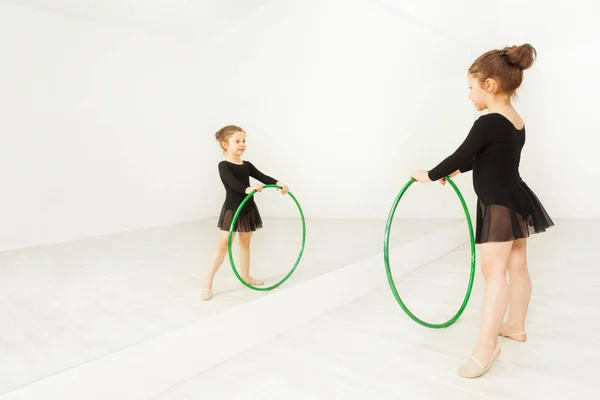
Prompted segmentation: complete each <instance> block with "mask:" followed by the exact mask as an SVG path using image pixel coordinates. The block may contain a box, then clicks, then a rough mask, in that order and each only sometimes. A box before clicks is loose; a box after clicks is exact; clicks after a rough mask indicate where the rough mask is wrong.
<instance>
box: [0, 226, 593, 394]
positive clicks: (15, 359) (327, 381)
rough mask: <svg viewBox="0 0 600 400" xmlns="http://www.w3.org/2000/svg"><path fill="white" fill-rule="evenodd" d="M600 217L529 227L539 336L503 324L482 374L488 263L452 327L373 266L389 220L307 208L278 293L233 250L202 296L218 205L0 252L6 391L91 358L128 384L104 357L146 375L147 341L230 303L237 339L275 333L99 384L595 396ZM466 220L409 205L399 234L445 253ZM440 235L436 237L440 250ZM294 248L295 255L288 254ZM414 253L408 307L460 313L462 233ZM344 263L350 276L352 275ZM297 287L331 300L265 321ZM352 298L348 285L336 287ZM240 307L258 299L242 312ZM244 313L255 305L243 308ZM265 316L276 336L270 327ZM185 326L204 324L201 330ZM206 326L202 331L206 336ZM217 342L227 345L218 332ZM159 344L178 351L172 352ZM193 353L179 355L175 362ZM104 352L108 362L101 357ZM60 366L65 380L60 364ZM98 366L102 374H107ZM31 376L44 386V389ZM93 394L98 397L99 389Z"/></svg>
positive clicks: (273, 271) (221, 390)
mask: <svg viewBox="0 0 600 400" xmlns="http://www.w3.org/2000/svg"><path fill="white" fill-rule="evenodd" d="M598 222H600V221H558V226H557V227H555V228H553V229H552V230H551V231H550V232H548V233H546V234H544V235H539V236H536V237H533V238H532V240H531V241H530V268H531V271H532V275H533V279H534V296H533V299H532V304H531V312H530V319H529V326H528V330H529V341H528V342H527V343H525V344H520V343H514V342H510V341H508V340H503V341H502V343H503V353H502V356H501V358H500V360H499V361H498V362H497V363H496V364H495V365H494V367H493V369H492V371H491V372H490V373H489V374H488V375H486V376H485V377H484V378H482V379H479V380H475V381H466V380H463V379H461V378H459V377H458V376H457V375H456V373H455V369H456V366H458V364H459V363H460V362H462V361H463V359H464V358H465V357H466V356H467V355H468V353H469V350H470V348H471V346H472V343H473V342H472V341H473V338H474V335H475V333H476V330H477V326H478V324H479V308H480V303H481V295H482V292H481V290H482V286H481V277H480V275H479V274H478V275H477V280H476V284H475V288H474V291H473V296H472V298H471V301H470V303H469V306H468V307H467V309H466V311H465V313H464V314H463V316H462V318H461V319H460V320H459V321H458V322H457V323H456V324H455V325H453V326H452V327H450V328H448V329H445V330H430V329H426V328H422V327H420V326H419V325H417V324H415V323H414V322H412V321H411V320H410V319H408V317H407V316H406V315H404V313H403V312H402V310H401V309H400V307H399V306H398V305H397V304H396V302H395V299H394V298H393V296H392V294H391V292H390V290H389V287H388V286H387V282H386V281H385V279H384V278H382V277H384V275H382V274H380V275H372V276H371V275H370V274H371V271H378V272H377V273H378V274H379V273H380V272H381V271H383V265H382V260H381V257H380V253H381V250H382V236H383V224H384V221H308V223H309V225H308V226H309V228H308V235H307V245H306V250H305V256H304V257H303V260H302V263H301V264H300V267H299V268H298V270H297V273H296V274H294V275H293V276H292V278H290V280H289V281H288V282H287V283H286V285H284V287H282V288H280V289H278V293H275V296H270V294H265V293H258V292H254V291H251V290H249V289H247V288H244V287H240V284H239V283H238V282H237V281H236V279H235V277H234V276H233V273H232V272H231V270H230V269H229V266H228V265H224V266H223V270H222V271H220V273H219V274H218V275H217V281H216V283H215V284H216V286H215V289H217V290H216V296H215V298H214V299H213V300H211V301H210V302H205V303H202V302H199V301H198V295H199V291H200V288H201V284H202V278H203V274H204V268H205V267H204V266H203V265H202V264H203V263H204V264H205V263H206V259H207V258H210V253H211V252H212V250H213V246H214V244H215V240H216V237H215V232H214V231H215V229H214V221H212V220H210V221H203V222H199V223H189V224H181V225H175V226H171V227H162V228H156V229H150V230H144V231H138V232H131V233H126V234H120V235H111V236H107V237H103V238H96V239H89V240H84V241H78V242H72V243H66V244H59V245H52V246H45V247H42V248H34V249H23V250H19V251H12V252H5V253H0V265H1V268H0V277H1V278H2V279H0V300H1V301H0V315H2V319H1V320H0V346H1V347H0V348H1V354H2V357H1V358H0V394H2V393H6V396H1V397H2V399H4V398H5V397H6V398H7V399H9V398H10V399H12V398H60V399H65V398H67V395H66V394H67V392H68V391H69V389H68V387H67V386H65V385H64V382H69V379H70V380H71V381H73V379H74V377H77V376H79V377H83V375H82V374H83V372H80V371H85V369H86V366H87V367H89V368H88V369H87V373H88V376H89V375H90V374H91V376H92V379H94V378H95V382H92V384H94V383H95V384H98V385H99V384H100V383H102V384H104V385H111V383H112V384H113V385H116V386H117V387H118V385H119V383H118V382H117V381H116V380H114V381H112V382H111V381H110V379H113V378H111V376H112V375H111V374H110V373H109V372H112V373H114V371H113V370H114V367H112V366H110V362H112V363H113V364H114V365H118V366H119V367H120V368H121V369H120V370H119V373H120V374H121V379H123V381H127V380H134V379H141V378H139V376H142V375H140V374H137V372H139V371H137V369H139V368H140V367H136V365H143V362H156V358H154V359H152V358H151V356H148V358H147V360H144V359H143V358H140V357H141V356H140V354H141V353H143V354H149V353H152V349H153V348H154V347H158V346H159V342H160V340H162V339H161V338H164V340H163V342H162V343H161V345H163V346H164V347H165V349H166V350H164V351H167V352H169V351H170V352H171V353H174V352H175V349H174V348H172V347H171V348H169V346H173V341H174V340H180V339H181V338H182V337H184V336H183V334H181V333H180V334H179V336H177V333H176V332H178V331H181V330H182V327H184V328H185V327H186V326H192V325H194V324H198V321H200V322H202V321H206V325H197V326H198V329H200V332H202V330H204V331H206V330H208V329H207V326H209V325H208V324H215V325H216V324H218V323H223V324H224V323H225V322H224V321H225V318H226V316H227V315H228V316H229V319H230V321H231V320H232V319H234V320H235V318H236V317H235V316H236V314H235V313H236V312H238V314H237V320H238V321H240V324H241V329H239V327H238V330H236V331H235V332H233V335H234V336H233V337H234V340H236V339H237V338H239V340H241V339H242V338H243V337H244V335H246V334H247V335H252V334H253V333H252V329H246V330H244V329H243V328H244V326H246V327H248V328H251V327H252V326H251V325H252V323H253V322H255V323H256V324H262V328H261V329H262V332H261V333H262V334H263V339H264V338H267V339H268V340H266V342H264V341H263V342H262V343H261V340H260V338H257V339H256V341H255V343H256V345H253V346H250V347H248V349H247V350H244V351H242V352H238V353H237V354H235V353H233V352H232V353H231V354H232V356H231V357H229V358H230V359H229V360H225V359H226V358H227V357H223V359H224V360H225V361H222V362H220V363H219V364H218V365H216V366H212V367H211V369H208V370H206V371H205V372H203V373H201V374H198V375H196V376H190V375H189V371H193V365H188V366H187V367H188V368H187V369H185V371H186V373H187V374H188V375H185V374H183V373H182V374H181V375H180V376H179V379H175V378H177V376H178V375H177V374H175V375H171V376H170V377H169V379H170V380H165V381H164V382H163V386H164V385H165V384H167V383H168V386H172V387H171V388H170V389H168V390H166V391H164V390H159V391H156V390H154V391H152V390H147V391H146V393H145V394H144V395H141V391H140V392H139V393H133V392H128V394H127V395H125V394H123V395H122V396H119V395H117V396H116V397H115V396H112V397H105V398H111V399H112V398H123V399H133V398H154V399H161V400H162V399H196V398H214V399H238V398H239V399H242V398H244V399H254V398H256V399H259V398H260V399H281V398H285V399H334V398H335V399H337V398H344V399H345V398H353V399H354V398H356V399H367V398H368V399H372V398H375V399H387V398H390V399H391V398H407V399H412V398H416V399H425V398H438V397H444V398H457V399H466V398H484V399H488V398H502V399H554V398H556V399H562V398H586V399H587V398H595V397H597V394H598V391H599V390H600V383H599V382H598V381H597V378H596V375H597V374H596V373H595V372H596V370H597V367H596V366H597V365H598V362H599V361H600V339H598V338H597V334H596V332H597V330H598V329H599V328H600V320H599V319H598V317H597V315H598V312H599V311H600V290H599V289H600V280H599V279H598V278H599V277H600V272H599V271H598V270H597V269H596V266H597V262H596V261H595V258H594V255H595V251H594V250H595V247H594V246H597V244H598V240H597V238H596V239H595V236H594V235H595V227H596V225H597V224H598ZM296 223H297V221H286V220H280V221H274V223H273V224H272V225H270V226H275V227H276V229H273V230H267V229H265V230H264V231H263V232H261V233H260V234H258V235H256V241H255V242H254V243H253V270H254V271H255V273H254V275H256V276H257V277H263V276H266V277H268V278H270V279H272V280H275V279H278V278H279V277H280V276H283V275H284V274H285V273H286V272H287V271H285V268H289V266H291V264H290V263H291V262H292V261H293V259H294V258H295V256H296V254H297V253H294V251H295V250H297V247H298V246H299V235H298V234H297V232H298V226H296ZM457 223H458V224H459V227H460V229H461V230H462V229H463V228H464V230H465V231H466V228H465V227H463V226H462V225H461V222H460V221H458V222H457V221H427V222H425V221H402V222H400V223H397V224H396V225H395V226H394V230H393V231H392V246H396V247H399V248H408V247H410V243H409V242H411V241H413V242H414V240H415V238H418V237H422V238H423V240H421V242H419V246H420V247H414V248H413V251H421V252H429V253H431V254H430V255H431V257H430V258H429V259H433V258H436V257H437V256H439V255H441V254H443V253H444V252H446V251H447V250H444V249H443V247H441V246H440V243H442V242H439V238H438V239H435V237H434V236H433V235H434V234H435V232H442V231H444V230H445V229H446V230H447V229H448V227H452V226H456V224H457ZM462 224H464V223H462ZM271 232H275V233H271ZM354 232H361V234H360V235H357V234H355V233H354ZM448 232H450V231H448ZM282 233H283V234H285V235H286V237H291V238H292V239H291V240H290V241H289V242H288V241H286V242H285V243H286V246H273V245H272V243H273V236H275V237H279V236H281V234H282ZM294 235H297V237H294ZM436 240H438V241H436ZM450 246H451V245H450ZM450 248H452V247H448V249H450ZM436 249H438V251H441V252H440V253H439V254H437V255H436V254H435V251H436ZM398 255H401V256H398ZM286 257H287V258H288V259H289V260H290V262H289V263H288V260H285V262H282V263H281V264H279V260H283V259H285V258H286ZM409 257H410V255H409V253H408V252H405V253H397V254H396V255H395V256H394V257H393V258H392V261H393V263H394V268H395V270H396V269H397V268H398V272H399V273H398V274H397V275H395V276H396V278H397V279H396V280H397V285H398V289H399V291H400V293H402V294H403V296H404V298H405V299H406V301H407V303H408V305H409V307H411V308H412V309H413V311H415V313H417V314H418V315H419V316H422V317H423V318H424V319H429V320H432V321H433V322H440V321H441V320H443V319H445V318H448V317H449V316H451V315H452V313H453V312H454V311H455V309H456V308H457V307H458V306H459V305H460V302H461V301H462V297H463V296H464V291H465V288H466V284H467V279H468V268H469V251H468V248H467V247H464V246H463V247H461V248H459V249H458V250H456V251H453V252H450V253H448V254H446V255H445V256H443V257H440V258H437V259H435V260H434V261H431V262H429V263H427V264H425V265H423V266H422V267H420V268H418V269H414V270H412V271H410V272H408V273H407V274H406V275H404V276H402V273H404V272H406V271H403V270H402V269H401V268H402V266H401V264H403V263H406V262H408V258H409ZM273 260H277V262H272V261H273ZM360 260H362V261H360ZM284 264H285V267H284V266H283V265H284ZM287 264H290V265H287ZM353 268H354V269H353ZM280 269H281V270H280ZM337 271H339V273H337ZM345 271H346V272H348V273H350V274H352V275H354V278H353V279H355V280H354V281H350V280H349V279H350V278H349V275H348V274H346V275H344V274H343V273H344V272H345ZM336 274H337V275H336ZM362 274H364V276H365V287H366V288H367V290H366V291H365V292H364V293H360V292H359V291H357V293H358V295H357V296H355V298H353V299H352V301H350V302H347V303H346V304H343V303H342V304H339V303H335V302H331V303H329V305H326V304H325V303H326V301H325V300H326V299H325V298H324V297H320V298H319V297H318V296H323V293H328V292H326V291H325V292H324V291H323V290H324V289H323V288H321V289H319V287H318V285H321V287H323V286H327V285H330V286H331V285H337V286H347V287H348V288H350V289H351V290H357V289H360V285H361V282H360V280H359V279H361V276H362ZM369 276H370V277H369ZM340 279H345V280H344V281H340ZM374 279H376V280H374ZM367 281H368V282H367ZM369 282H370V283H369ZM373 282H376V285H375V284H374V283H373ZM325 289H327V288H325ZM338 289H339V288H338ZM319 290H321V291H319ZM327 290H331V296H335V295H339V293H337V294H336V293H335V291H334V290H333V289H332V288H330V289H327ZM286 295H287V297H286ZM345 295H346V296H348V294H345ZM269 296H270V297H269ZM347 298H351V297H347ZM269 299H270V300H272V302H271V304H270V305H269V304H268V303H267V301H268V300H269ZM298 299H301V300H302V301H304V300H303V299H306V301H307V304H306V307H307V308H308V307H309V303H310V301H311V300H315V299H316V300H317V301H315V302H314V304H311V305H310V307H313V308H314V307H318V306H321V307H324V308H323V310H324V312H323V313H322V314H324V315H322V316H320V317H318V318H316V319H313V320H306V321H305V322H299V321H302V319H301V318H299V317H298V316H297V315H292V316H289V315H288V316H286V318H288V319H289V320H290V324H288V325H281V326H280V327H278V328H276V327H275V325H273V324H270V323H268V321H269V319H268V318H269V317H275V316H276V317H277V319H278V320H281V319H284V318H283V315H282V312H281V310H277V309H276V307H277V305H278V304H281V306H282V307H284V306H285V307H291V306H290V305H294V304H296V305H297V302H298ZM343 299H344V297H343V296H341V295H340V296H339V300H343ZM263 300H265V301H263ZM273 304H274V305H275V308H273ZM301 306H302V304H300V308H297V309H296V314H300V311H299V310H301V309H302V307H301ZM269 307H271V308H269ZM325 307H330V309H327V308H325ZM290 309H291V310H292V311H293V309H292V308H290ZM246 310H252V312H256V311H258V312H261V311H262V313H263V314H264V315H259V314H257V315H256V316H252V315H250V316H247V315H245V313H246ZM240 313H241V314H240ZM241 315H243V317H244V318H247V319H246V320H244V321H242V317H241ZM314 315H316V314H314ZM309 316H310V315H308V314H307V317H306V318H309ZM294 317H298V319H297V321H296V322H298V323H299V325H297V326H293V325H292V323H293V322H294V321H293V318H294ZM211 318H212V319H211ZM219 318H221V319H219ZM213 321H220V322H213ZM265 321H267V322H265ZM229 323H230V322H229ZM243 324H246V325H243ZM228 326H229V325H228ZM215 328H216V327H215ZM254 328H255V327H254ZM277 329H280V330H281V332H282V333H283V334H279V333H278V332H279V331H277ZM269 330H271V331H272V332H271V333H272V336H271V337H269V336H268V335H265V334H264V333H265V332H266V331H269ZM190 333H193V334H196V335H197V333H198V330H196V331H191V330H190V331H188V332H187V334H188V335H189V334H190ZM198 337H200V336H198ZM206 337H209V336H206ZM222 337H223V340H224V341H225V340H230V337H227V338H226V337H225V336H224V335H222ZM167 339H169V340H167ZM188 340H193V338H192V339H189V338H188ZM199 340H200V339H199ZM202 340H203V341H205V340H206V339H202ZM203 341H199V342H198V343H196V344H195V345H194V347H196V346H202V345H210V343H205V342H203ZM183 342H184V341H182V343H183ZM140 343H141V344H142V345H145V347H143V346H140V347H139V348H138V350H137V351H138V354H137V355H136V354H133V353H134V352H133V351H132V352H130V353H129V354H128V358H125V357H121V358H118V357H113V359H112V361H111V360H110V356H111V355H113V356H114V355H115V354H119V351H122V350H123V349H126V348H128V347H129V348H131V349H133V348H135V344H140ZM189 343H193V342H187V344H186V345H189ZM248 343H250V342H248ZM232 347H234V346H232ZM241 348H242V347H240V349H241ZM215 349H216V350H215V351H219V350H218V349H219V348H218V346H215ZM189 350H193V349H189ZM190 352H191V351H190ZM132 354H133V356H132ZM156 354H159V353H156ZM162 360H163V361H164V362H165V363H168V362H173V361H172V360H170V361H169V360H167V356H164V355H163V359H162ZM190 360H192V359H189V360H187V361H186V360H184V359H183V358H182V359H181V363H182V364H184V363H185V362H189V361H190ZM102 361H105V365H104V366H102V368H105V369H104V371H106V374H103V373H102V371H103V370H102V369H101V368H100V364H101V363H102ZM134 361H135V362H134ZM136 362H137V363H138V364H136ZM122 364H125V365H122ZM94 366H95V368H96V369H95V370H94V368H93V367H94ZM107 366H109V367H107ZM177 367H178V366H177V365H166V367H165V368H169V369H171V370H177ZM107 368H110V369H107ZM127 368H130V370H129V371H128V370H127ZM61 371H62V373H61ZM90 371H96V372H93V373H91V372H90ZM97 371H100V372H97ZM181 371H184V369H183V368H182V369H181ZM69 372H72V373H71V374H69ZM77 373H79V375H77ZM94 373H95V374H96V375H94ZM128 374H129V375H128ZM101 375H102V376H101ZM57 376H60V377H61V379H62V380H61V379H54V380H53V378H54V377H57ZM136 377H137V378H136ZM43 378H46V379H43ZM103 378H104V380H105V381H106V380H107V379H108V382H101V381H102V379H103ZM146 379H147V378H146ZM535 379H537V380H538V381H537V382H534V380H535ZM45 381H47V382H54V384H55V387H54V388H53V392H52V393H54V394H55V395H50V392H49V391H48V387H50V386H48V384H46V386H44V385H43V383H44V382H45ZM81 381H82V382H83V381H84V380H83V379H81ZM169 382H173V383H172V384H171V383H169ZM58 383H60V385H59V384H58ZM61 385H62V386H61ZM83 386H84V389H81V390H85V385H83ZM146 386H151V385H150V382H148V384H146ZM168 386H167V387H168ZM89 387H92V386H89ZM138 387H139V386H138ZM156 387H157V388H158V387H162V386H160V385H157V386H156ZM30 388H37V390H38V393H43V395H40V397H35V396H34V395H33V394H32V393H35V390H34V389H31V390H29V391H28V389H30ZM132 388H133V389H135V388H136V386H135V385H130V388H129V389H132ZM15 389H18V390H15ZM165 389H166V388H165ZM13 390H14V392H12V393H8V392H11V391H13ZM61 391H62V392H61ZM115 392H117V393H118V388H117V389H116V390H115ZM123 393H125V392H123ZM148 393H152V396H150V395H148ZM84 397H86V398H92V397H93V393H90V394H89V397H88V396H84ZM69 398H76V397H69ZM79 398H81V397H79ZM94 398H101V397H98V396H97V397H94Z"/></svg>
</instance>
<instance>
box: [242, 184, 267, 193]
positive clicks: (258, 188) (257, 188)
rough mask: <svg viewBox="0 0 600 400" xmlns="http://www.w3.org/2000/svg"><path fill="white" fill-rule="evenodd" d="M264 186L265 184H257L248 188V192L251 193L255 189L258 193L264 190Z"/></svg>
mask: <svg viewBox="0 0 600 400" xmlns="http://www.w3.org/2000/svg"><path fill="white" fill-rule="evenodd" d="M263 186H264V185H256V186H254V187H253V188H252V187H249V188H247V189H246V194H250V193H252V192H253V191H255V190H256V191H257V192H258V193H260V192H262V190H263Z"/></svg>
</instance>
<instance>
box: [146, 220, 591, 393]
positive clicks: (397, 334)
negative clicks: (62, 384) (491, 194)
mask: <svg viewBox="0 0 600 400" xmlns="http://www.w3.org/2000/svg"><path fill="white" fill-rule="evenodd" d="M599 222H600V221H558V226H557V227H555V228H553V230H552V231H550V232H548V233H546V234H544V235H539V236H535V237H533V238H532V239H531V240H530V247H529V251H530V253H529V263H530V269H531V272H532V278H533V282H534V294H533V298H532V302H531V310H530V315H529V323H528V326H527V329H528V331H529V339H528V342H526V343H516V342H513V341H510V340H508V339H502V341H501V343H502V348H503V352H502V355H501V357H500V359H499V360H498V361H497V363H496V364H494V366H493V367H492V369H491V370H490V372H489V373H488V374H487V375H486V376H484V377H482V378H480V379H478V380H465V379H462V378H460V377H459V376H458V375H457V374H456V372H455V370H456V367H457V366H458V365H459V364H460V363H461V362H463V360H464V359H465V357H466V356H468V354H469V352H470V349H471V346H472V344H473V340H474V337H475V334H476V332H477V328H478V324H479V318H480V314H479V310H480V308H481V307H480V306H481V298H482V289H483V286H482V278H481V275H480V274H479V273H478V274H477V277H476V282H475V287H474V291H473V296H472V298H471V301H470V303H469V306H468V307H467V309H466V311H465V313H464V314H463V317H462V318H461V319H460V320H459V321H458V322H457V323H456V324H454V325H452V326H451V327H450V328H447V329H445V330H430V329H426V328H422V327H421V326H419V325H417V324H416V323H414V322H412V320H410V319H409V318H408V317H407V316H406V315H404V313H403V312H402V310H401V309H400V307H399V306H398V305H397V304H396V303H395V299H394V298H393V296H392V294H391V292H390V290H389V288H388V287H382V288H380V289H378V290H375V291H373V292H372V293H370V294H368V295H366V296H364V297H362V298H360V299H357V300H355V301H353V302H351V303H349V304H347V305H345V306H343V307H339V308H338V309H336V310H333V311H331V312H329V313H328V314H327V315H325V316H323V317H321V318H318V319H316V320H314V321H312V322H310V323H308V324H305V325H304V326H302V327H299V328H297V329H294V330H292V331H290V332H288V333H286V334H284V335H282V336H280V337H278V338H277V339H275V340H272V341H270V342H269V343H266V344H264V345H262V346H258V347H256V348H254V349H252V350H250V351H247V352H245V353H244V354H242V355H240V356H238V357H235V358H233V359H231V360H229V361H227V362H224V363H222V364H221V365H219V366H218V367H216V368H214V369H212V370H211V371H208V372H205V373H203V374H200V375H198V376H196V377H195V378H193V379H190V380H187V381H185V382H182V383H180V384H179V385H177V386H175V387H173V388H171V389H170V390H168V391H166V392H164V393H162V394H161V395H159V396H157V397H156V398H155V399H156V400H158V399H160V400H166V399H199V398H215V399H217V398H218V399H281V398H285V399H286V400H287V399H399V398H400V399H438V398H444V399H592V398H598V396H599V393H600V381H599V380H598V372H599V371H600V370H599V369H598V365H599V364H600V339H599V338H598V330H599V329H600V319H599V317H598V314H599V312H600V270H598V262H597V259H596V257H595V255H596V247H597V246H598V243H599V242H598V239H597V234H596V229H597V224H598V223H599ZM468 261H469V248H468V247H467V246H464V247H462V248H460V249H459V250H456V251H454V252H452V253H450V254H448V255H446V256H444V257H441V258H440V259H438V260H435V261H434V262H430V263H428V264H427V265H425V266H423V267H421V268H419V269H417V270H414V271H412V272H410V273H408V274H406V275H405V276H404V277H402V279H398V288H399V291H400V293H403V294H405V297H406V299H407V303H408V305H409V307H412V308H413V310H414V311H415V313H417V314H418V315H419V316H421V317H422V318H424V319H425V318H427V319H430V320H432V322H441V321H442V320H444V319H445V318H447V317H449V316H451V315H452V313H453V311H454V310H455V308H456V307H458V305H459V304H460V301H461V299H462V296H463V295H464V290H465V288H466V279H467V276H466V275H467V273H466V269H467V267H468ZM375 267H379V266H374V268H375Z"/></svg>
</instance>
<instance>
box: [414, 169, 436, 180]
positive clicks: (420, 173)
mask: <svg viewBox="0 0 600 400" xmlns="http://www.w3.org/2000/svg"><path fill="white" fill-rule="evenodd" d="M410 177H411V178H413V179H414V180H415V181H417V182H421V183H427V182H431V179H429V174H428V173H427V171H425V170H424V169H416V170H414V171H413V172H412V174H410Z"/></svg>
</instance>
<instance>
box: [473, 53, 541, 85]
mask: <svg viewBox="0 0 600 400" xmlns="http://www.w3.org/2000/svg"><path fill="white" fill-rule="evenodd" d="M536 57H537V51H536V50H535V49H534V48H533V46H532V45H530V44H529V43H525V44H523V45H521V46H510V47H504V48H503V49H502V50H490V51H488V52H487V53H484V54H482V55H480V56H479V57H478V58H477V60H475V62H473V65H471V67H470V68H469V74H472V75H474V76H475V77H476V78H477V79H478V80H479V82H480V83H483V82H485V80H486V79H488V78H492V79H495V80H496V81H497V82H498V84H499V85H500V88H499V90H498V92H500V93H506V94H508V95H509V96H511V97H512V96H514V95H515V92H516V90H517V89H518V88H519V86H521V83H522V82H523V70H526V69H527V68H529V67H531V66H532V65H533V61H534V60H535V58H536Z"/></svg>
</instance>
